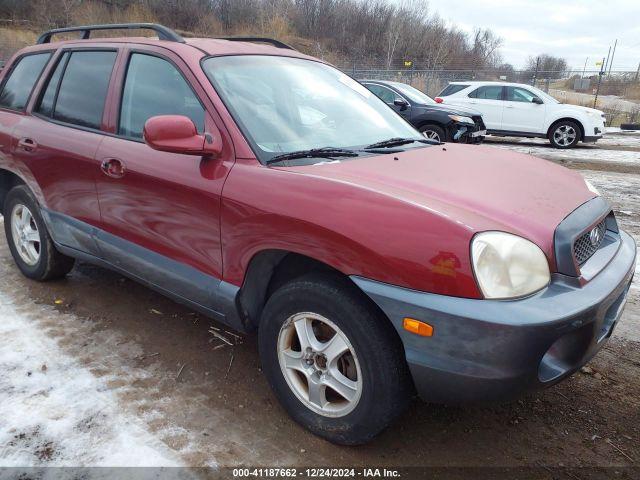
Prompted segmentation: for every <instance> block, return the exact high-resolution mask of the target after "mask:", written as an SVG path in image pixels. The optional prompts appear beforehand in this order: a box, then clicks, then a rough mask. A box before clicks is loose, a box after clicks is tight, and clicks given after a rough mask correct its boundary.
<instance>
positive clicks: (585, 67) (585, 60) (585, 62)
mask: <svg viewBox="0 0 640 480" xmlns="http://www.w3.org/2000/svg"><path fill="white" fill-rule="evenodd" d="M588 61H589V57H587V58H585V59H584V67H582V78H584V71H585V70H586V69H587V62H588Z"/></svg>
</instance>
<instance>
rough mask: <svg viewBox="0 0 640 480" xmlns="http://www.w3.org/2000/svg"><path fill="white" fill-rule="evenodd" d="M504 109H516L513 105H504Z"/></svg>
mask: <svg viewBox="0 0 640 480" xmlns="http://www.w3.org/2000/svg"><path fill="white" fill-rule="evenodd" d="M505 108H516V107H514V106H513V105H506V106H505Z"/></svg>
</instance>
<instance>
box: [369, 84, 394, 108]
mask: <svg viewBox="0 0 640 480" xmlns="http://www.w3.org/2000/svg"><path fill="white" fill-rule="evenodd" d="M367 88H368V89H369V90H371V92H372V93H373V94H374V95H375V96H376V97H378V98H379V99H380V100H382V101H383V102H386V103H389V104H392V103H393V102H394V101H395V99H396V98H399V96H398V95H396V94H395V93H394V92H392V91H391V90H389V89H388V88H385V87H381V86H380V85H373V84H368V85H367Z"/></svg>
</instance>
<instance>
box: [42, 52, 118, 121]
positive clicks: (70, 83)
mask: <svg viewBox="0 0 640 480" xmlns="http://www.w3.org/2000/svg"><path fill="white" fill-rule="evenodd" d="M66 55H67V54H65V56H64V57H62V58H61V60H60V62H59V63H58V66H57V67H56V70H55V71H54V72H53V75H52V76H51V78H50V80H49V85H48V86H47V89H46V90H45V92H44V95H43V97H42V100H41V102H40V105H39V107H38V112H40V113H42V114H43V115H47V116H49V117H51V118H54V119H56V120H60V121H61V122H65V123H71V124H74V125H79V126H82V127H87V128H93V129H96V130H97V129H99V128H100V125H101V123H102V113H103V111H104V104H105V100H106V98H107V89H108V88H109V80H110V78H111V71H112V70H113V65H114V63H115V60H116V55H117V53H116V52H112V51H100V52H92V51H80V52H72V53H71V54H68V56H66Z"/></svg>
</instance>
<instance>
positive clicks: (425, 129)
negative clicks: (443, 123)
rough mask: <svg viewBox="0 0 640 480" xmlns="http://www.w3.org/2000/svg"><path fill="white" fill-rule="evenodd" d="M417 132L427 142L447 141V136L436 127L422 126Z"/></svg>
mask: <svg viewBox="0 0 640 480" xmlns="http://www.w3.org/2000/svg"><path fill="white" fill-rule="evenodd" d="M419 131H420V133H422V135H424V136H425V137H426V138H428V139H429V140H435V141H436V142H446V141H447V134H446V133H445V132H444V130H443V129H442V127H439V126H438V125H423V126H422V127H420V129H419Z"/></svg>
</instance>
